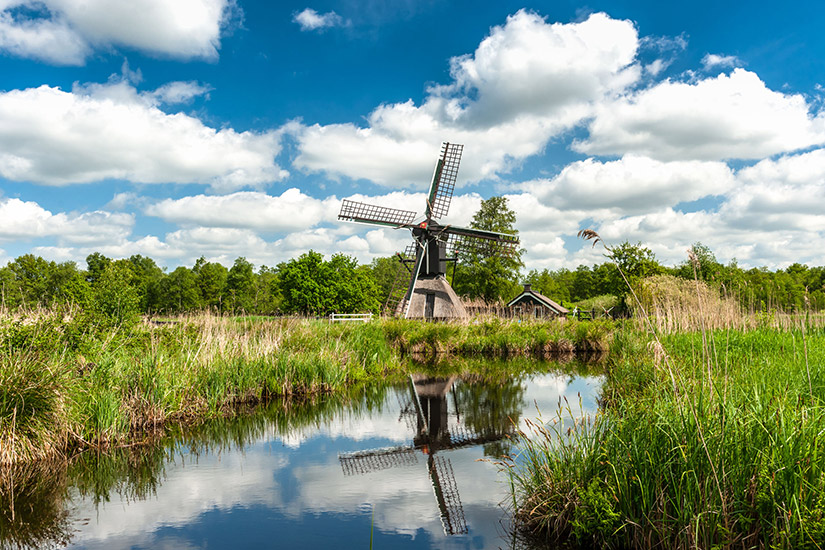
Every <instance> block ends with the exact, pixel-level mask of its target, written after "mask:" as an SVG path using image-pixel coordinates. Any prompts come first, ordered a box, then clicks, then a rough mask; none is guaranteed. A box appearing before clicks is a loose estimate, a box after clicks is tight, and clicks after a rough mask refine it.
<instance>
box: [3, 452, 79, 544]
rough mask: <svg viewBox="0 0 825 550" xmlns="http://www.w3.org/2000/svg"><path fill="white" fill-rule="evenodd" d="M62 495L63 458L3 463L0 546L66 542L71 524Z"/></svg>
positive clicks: (64, 484)
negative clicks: (37, 461) (58, 459)
mask: <svg viewBox="0 0 825 550" xmlns="http://www.w3.org/2000/svg"><path fill="white" fill-rule="evenodd" d="M65 496H66V464H65V462H48V463H29V464H15V465H11V466H9V465H5V466H3V468H2V469H0V548H20V549H24V548H25V549H28V548H51V547H57V546H65V545H66V544H68V542H69V540H70V539H71V525H70V521H69V519H68V513H67V511H66V509H65V505H64V500H65Z"/></svg>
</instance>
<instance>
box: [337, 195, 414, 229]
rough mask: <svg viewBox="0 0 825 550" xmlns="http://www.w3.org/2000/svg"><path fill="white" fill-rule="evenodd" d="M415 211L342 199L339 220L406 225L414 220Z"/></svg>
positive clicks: (397, 225)
mask: <svg viewBox="0 0 825 550" xmlns="http://www.w3.org/2000/svg"><path fill="white" fill-rule="evenodd" d="M415 217H416V213H415V212H413V211H412V210H399V209H397V208H389V207H386V206H377V205H374V204H366V203H363V202H355V201H351V200H348V199H344V201H343V203H341V212H339V213H338V219H339V220H346V221H353V222H363V223H373V224H377V225H388V226H390V227H408V226H410V225H411V224H412V222H413V220H415Z"/></svg>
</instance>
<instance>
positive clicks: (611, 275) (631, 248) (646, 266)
mask: <svg viewBox="0 0 825 550" xmlns="http://www.w3.org/2000/svg"><path fill="white" fill-rule="evenodd" d="M608 256H609V258H610V259H611V260H612V261H613V263H614V264H615V265H616V267H618V268H619V269H620V270H621V272H622V273H624V275H625V277H627V279H628V281H629V282H630V284H633V283H635V282H636V281H638V280H639V279H644V278H645V277H650V276H651V275H658V274H661V273H664V272H665V269H664V267H663V266H662V265H661V264H660V263H659V262H658V261H656V256H655V255H654V254H653V252H652V251H651V250H650V249H649V248H647V247H644V246H642V243H637V244H635V245H634V244H630V243H629V242H627V241H625V242H623V243H621V244H619V245H617V246H614V247H613V248H611V249H610V252H609V255H608ZM602 284H603V285H604V287H603V290H604V292H603V293H604V294H613V295H614V296H624V295H625V294H626V293H627V291H628V288H627V283H625V281H624V278H623V277H622V275H621V274H620V273H619V271H618V270H617V269H615V268H614V269H609V270H607V271H606V273H605V276H604V279H603V281H602Z"/></svg>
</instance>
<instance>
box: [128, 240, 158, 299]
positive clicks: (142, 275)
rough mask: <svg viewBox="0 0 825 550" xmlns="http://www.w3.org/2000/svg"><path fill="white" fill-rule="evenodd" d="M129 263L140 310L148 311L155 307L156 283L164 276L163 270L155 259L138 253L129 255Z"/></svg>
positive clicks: (156, 296) (156, 297)
mask: <svg viewBox="0 0 825 550" xmlns="http://www.w3.org/2000/svg"><path fill="white" fill-rule="evenodd" d="M129 263H131V264H132V280H131V284H132V286H133V287H135V289H136V290H137V292H138V297H139V299H140V310H141V311H143V312H148V311H149V310H151V309H154V308H157V301H158V292H159V288H158V285H159V283H160V280H161V279H163V277H164V273H163V270H162V269H161V268H160V267H158V264H156V263H155V260H153V259H152V258H147V257H146V256H141V255H140V254H134V255H132V256H130V257H129Z"/></svg>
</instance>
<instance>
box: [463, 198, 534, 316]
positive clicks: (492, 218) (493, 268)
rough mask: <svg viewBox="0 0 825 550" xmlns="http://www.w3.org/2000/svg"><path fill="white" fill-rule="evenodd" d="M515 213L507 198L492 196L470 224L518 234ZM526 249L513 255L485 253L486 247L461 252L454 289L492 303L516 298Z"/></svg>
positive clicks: (471, 297) (476, 227) (479, 227)
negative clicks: (484, 248) (522, 258)
mask: <svg viewBox="0 0 825 550" xmlns="http://www.w3.org/2000/svg"><path fill="white" fill-rule="evenodd" d="M515 223H516V213H515V212H513V211H512V210H511V209H510V208H509V207H508V206H507V199H506V198H505V197H491V198H489V199H487V200H485V201H481V207H480V208H479V210H478V212H476V213H475V215H474V216H473V220H472V222H470V227H471V228H473V229H482V230H485V231H496V232H498V233H507V234H509V235H518V230H517V229H516V228H515ZM522 253H523V251H522V250H518V251H517V252H516V253H515V254H514V255H513V256H512V257H505V256H501V255H497V254H493V255H486V254H485V253H484V252H483V250H478V251H470V252H462V253H460V254H459V265H458V267H457V268H456V274H455V277H454V280H453V288H454V289H455V291H456V292H457V293H458V294H460V295H462V296H466V297H468V298H470V299H478V298H480V299H482V300H484V302H486V303H488V304H490V303H494V302H497V301H499V300H501V299H508V300H509V299H510V298H512V297H514V296H515V295H516V294H517V293H518V290H519V287H520V285H519V282H518V281H519V275H520V271H521V268H522V267H524V263H523V262H522V260H521V255H522Z"/></svg>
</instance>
